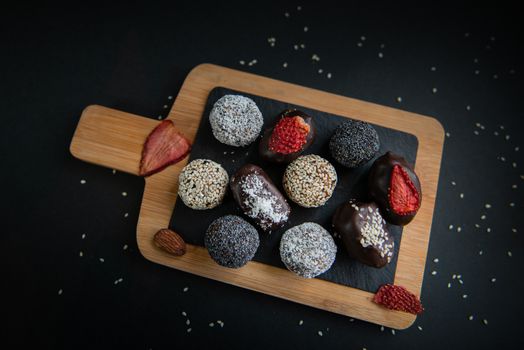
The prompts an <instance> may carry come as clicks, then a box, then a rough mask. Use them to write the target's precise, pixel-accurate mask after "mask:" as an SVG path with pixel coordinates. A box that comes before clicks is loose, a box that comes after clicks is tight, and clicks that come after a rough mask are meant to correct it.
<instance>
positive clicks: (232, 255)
mask: <svg viewBox="0 0 524 350" xmlns="http://www.w3.org/2000/svg"><path fill="white" fill-rule="evenodd" d="M259 243H260V241H259V238H258V232H257V230H256V229H255V228H254V227H253V226H252V225H251V224H250V223H249V222H247V221H246V220H244V219H242V218H241V217H239V216H236V215H226V216H222V217H220V218H218V219H216V220H215V221H213V222H212V223H211V225H209V227H208V229H207V231H206V235H205V237H204V244H205V246H206V248H207V250H208V252H209V255H210V256H211V258H212V259H213V260H215V261H216V263H217V264H219V265H222V266H225V267H231V268H239V267H242V266H244V265H245V264H247V262H248V261H250V260H251V259H253V256H255V253H256V251H257V249H258V245H259Z"/></svg>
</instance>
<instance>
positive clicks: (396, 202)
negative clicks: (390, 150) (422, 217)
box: [388, 164, 420, 215]
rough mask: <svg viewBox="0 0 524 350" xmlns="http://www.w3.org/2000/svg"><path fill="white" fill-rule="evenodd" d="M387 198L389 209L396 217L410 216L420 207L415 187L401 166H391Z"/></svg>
mask: <svg viewBox="0 0 524 350" xmlns="http://www.w3.org/2000/svg"><path fill="white" fill-rule="evenodd" d="M388 197H389V204H390V206H391V209H392V210H393V212H394V213H395V214H398V215H412V214H414V213H416V212H417V210H418V208H419V207H420V194H419V192H418V190H417V187H416V186H415V184H414V183H413V181H411V178H410V177H409V174H408V173H407V171H406V170H405V169H404V168H403V167H402V166H401V165H398V164H395V165H394V166H393V170H392V171H391V180H390V184H389V193H388Z"/></svg>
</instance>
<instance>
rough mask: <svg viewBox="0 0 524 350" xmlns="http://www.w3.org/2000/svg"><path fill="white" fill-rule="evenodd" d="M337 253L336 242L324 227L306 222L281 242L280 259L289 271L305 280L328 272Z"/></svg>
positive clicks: (283, 237) (285, 233)
mask: <svg viewBox="0 0 524 350" xmlns="http://www.w3.org/2000/svg"><path fill="white" fill-rule="evenodd" d="M336 253H337V246H336V245H335V241H333V238H332V237H331V235H330V234H329V232H327V231H326V230H325V229H324V228H323V227H322V226H320V225H318V224H316V223H313V222H305V223H303V224H301V225H298V226H294V227H292V228H290V229H288V230H287V231H286V232H284V234H283V235H282V238H281V240H280V258H281V259H282V262H283V263H284V265H285V266H286V267H287V269H288V270H290V271H292V272H294V273H296V274H297V275H299V276H301V277H304V278H313V277H316V276H318V275H320V274H322V273H324V272H326V271H327V270H328V269H329V268H330V267H331V265H332V264H333V262H334V261H335V256H336Z"/></svg>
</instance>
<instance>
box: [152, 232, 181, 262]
mask: <svg viewBox="0 0 524 350" xmlns="http://www.w3.org/2000/svg"><path fill="white" fill-rule="evenodd" d="M153 241H154V243H155V245H156V246H157V247H159V248H160V249H162V250H164V251H166V252H168V253H169V254H173V255H176V256H181V255H184V254H185V253H186V242H184V240H183V239H182V237H180V235H179V234H178V233H176V232H175V231H172V230H170V229H167V228H163V229H161V230H160V231H158V232H157V233H155V237H154V238H153Z"/></svg>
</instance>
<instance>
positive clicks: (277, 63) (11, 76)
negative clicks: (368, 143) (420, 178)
mask: <svg viewBox="0 0 524 350" xmlns="http://www.w3.org/2000/svg"><path fill="white" fill-rule="evenodd" d="M496 5H497V7H496V8H495V7H494V8H488V7H469V6H465V5H464V6H462V5H457V4H453V5H450V6H446V5H445V4H439V5H438V6H437V5H430V6H428V5H426V6H422V5H418V6H415V7H413V6H409V7H407V6H401V5H400V4H398V3H386V4H382V5H379V4H376V5H365V4H364V3H359V4H355V5H352V6H347V7H344V8H342V7H340V5H337V4H335V3H333V4H331V3H329V2H325V1H322V2H317V3H316V4H315V5H308V4H306V3H302V4H300V3H298V2H291V3H289V4H284V3H283V2H281V3H277V4H269V3H267V2H255V3H253V2H244V3H240V2H239V3H236V4H231V3H229V4H226V3H220V4H219V3H215V4H214V5H212V6H211V5H205V4H200V3H199V2H194V1H193V2H190V3H188V4H183V5H178V4H177V5H175V4H171V5H169V6H166V5H160V4H158V5H156V4H152V3H147V4H137V3H136V4H124V3H122V4H113V5H107V4H106V5H103V4H100V5H95V4H92V5H89V6H88V5H86V4H80V5H76V4H68V5H63V6H61V7H56V8H35V7H32V6H30V5H28V4H25V5H17V6H18V7H16V8H4V9H3V10H2V12H1V13H0V37H1V38H2V41H1V43H2V44H1V45H2V54H1V55H0V67H2V69H1V71H0V93H1V95H0V96H1V98H2V99H1V100H2V121H3V126H2V128H1V129H0V130H1V134H2V136H1V138H0V144H1V146H2V147H1V150H2V151H1V155H0V159H1V164H2V175H1V177H2V183H3V184H4V191H3V198H2V201H1V203H2V204H1V205H2V210H1V211H2V217H3V220H2V221H3V223H4V227H3V229H2V230H1V231H2V233H1V234H0V247H1V249H2V254H0V262H1V264H0V266H1V270H0V271H1V272H2V276H3V283H2V287H3V288H2V289H3V295H5V296H4V298H3V306H2V315H3V316H4V320H5V321H6V326H4V327H3V329H2V331H3V332H2V333H3V334H4V336H3V337H2V338H3V339H2V343H3V344H6V340H7V344H8V348H22V347H24V346H25V345H28V344H32V345H33V346H35V345H38V348H52V349H58V348H68V349H71V348H90V349H93V348H121V347H122V348H123V347H124V346H126V347H128V348H137V349H149V348H152V349H164V348H181V347H180V345H181V344H185V345H193V346H195V347H197V346H198V347H201V348H210V347H217V348H222V347H229V348H244V349H245V348H264V349H267V348H298V347H302V348H344V349H361V348H367V349H377V348H379V347H385V346H387V347H389V348H392V349H397V348H401V349H408V348H416V349H421V348H425V349H429V348H473V347H474V346H475V347H476V348H493V347H494V346H502V345H513V346H515V347H516V346H517V345H519V344H520V345H521V346H522V345H523V341H522V337H521V336H520V327H519V326H518V324H521V323H522V322H521V321H520V317H521V314H522V311H523V309H524V308H523V306H524V305H523V299H522V298H521V293H522V290H523V287H524V283H523V280H522V277H521V276H522V272H521V270H520V269H521V268H522V266H523V262H524V258H523V257H524V249H523V243H524V239H523V237H524V236H523V235H524V227H523V226H522V224H521V221H520V216H521V213H522V211H523V209H524V208H523V201H522V198H523V192H522V190H523V188H524V170H523V169H524V168H523V167H524V159H523V158H524V157H523V154H524V149H522V150H519V147H524V145H521V142H522V136H523V130H524V127H523V123H522V117H523V109H522V107H521V103H522V100H523V97H524V96H523V91H524V89H523V88H522V71H523V69H524V67H523V66H522V58H523V47H524V45H523V43H524V40H523V37H522V36H521V35H520V34H519V33H518V31H519V30H520V29H522V28H521V27H522V26H521V25H520V23H522V22H521V20H520V18H519V17H520V15H519V13H520V12H518V11H517V10H516V7H513V6H508V5H505V4H500V3H497V4H496ZM64 6H65V7H64ZM272 38H274V39H272ZM272 43H273V44H272ZM312 57H315V58H316V57H318V58H319V60H313V59H312ZM202 62H211V63H216V64H219V65H223V66H228V67H233V68H236V69H240V70H245V71H249V72H254V73H256V74H260V75H264V76H269V77H273V78H276V79H279V80H284V81H289V82H292V83H296V84H300V85H304V86H309V87H313V88H316V89H321V90H326V91H330V92H333V93H336V94H340V95H344V96H350V97H355V98H359V99H363V100H367V101H371V102H376V103H380V104H383V105H389V106H394V107H398V108H401V109H405V110H409V111H413V112H417V113H421V114H425V115H432V116H435V117H436V118H437V119H439V120H440V121H441V123H442V124H443V125H444V127H445V128H446V131H447V132H448V137H447V138H446V143H445V147H444V158H443V163H442V171H441V178H440V179H441V180H440V184H439V192H438V198H437V205H436V213H435V218H434V222H433V229H432V236H431V242H430V247H429V256H428V262H427V265H426V272H425V281H424V286H423V291H422V296H421V297H422V301H423V304H424V306H425V308H426V311H425V313H424V314H422V315H421V316H419V318H418V319H417V321H416V323H415V324H414V326H413V327H411V328H409V329H408V330H405V331H397V332H395V334H392V332H391V330H389V329H384V330H381V329H380V327H379V326H376V325H372V324H368V323H365V322H361V321H358V320H351V319H348V318H346V317H342V316H338V315H335V314H332V313H328V312H323V311H319V310H316V309H312V308H308V307H305V306H301V305H298V304H294V303H291V302H287V301H284V300H280V299H276V298H273V297H270V296H266V295H262V294H258V293H254V292H250V291H247V290H243V289H240V288H236V287H233V286H229V285H226V284H222V283H219V282H215V281H211V280H208V279H204V278H200V277H196V276H193V275H190V274H186V273H183V272H179V271H176V270H172V269H169V268H165V267H162V266H159V265H155V264H152V263H150V262H148V261H146V260H145V259H143V258H142V257H141V255H140V253H139V252H138V250H137V247H136V242H135V227H136V220H137V216H138V209H139V205H140V201H141V195H142V190H143V180H142V179H140V178H137V177H133V176H130V175H126V174H122V173H118V172H117V173H113V172H112V171H111V170H108V169H103V168H100V167H96V166H91V165H88V164H85V163H83V162H80V161H78V160H76V159H73V157H72V156H71V155H70V154H69V151H68V146H69V142H70V140H71V136H72V134H73V131H74V128H75V126H76V124H77V121H78V118H79V116H80V113H81V111H82V109H83V108H84V107H85V106H86V105H89V104H92V103H98V104H102V105H106V106H108V107H113V108H117V109H122V110H125V111H129V112H132V113H136V114H139V115H147V116H151V118H162V117H163V116H165V113H166V111H167V110H168V109H169V108H170V105H171V103H172V101H173V98H174V97H175V96H176V95H177V91H178V89H179V88H180V85H181V83H182V81H183V80H184V78H185V76H186V74H187V73H188V72H189V71H190V70H191V68H193V67H194V66H195V65H197V64H199V63H202ZM242 62H243V64H242ZM219 321H220V322H219ZM320 334H322V335H320Z"/></svg>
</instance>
